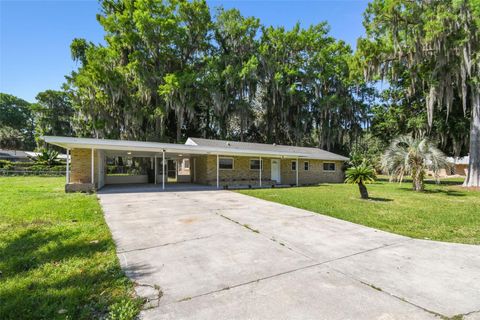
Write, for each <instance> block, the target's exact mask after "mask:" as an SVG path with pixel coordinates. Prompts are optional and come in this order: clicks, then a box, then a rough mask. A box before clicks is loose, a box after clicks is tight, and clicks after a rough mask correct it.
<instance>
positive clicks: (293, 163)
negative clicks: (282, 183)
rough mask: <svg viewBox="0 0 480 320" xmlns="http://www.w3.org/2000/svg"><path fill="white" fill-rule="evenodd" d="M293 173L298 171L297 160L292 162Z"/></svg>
mask: <svg viewBox="0 0 480 320" xmlns="http://www.w3.org/2000/svg"><path fill="white" fill-rule="evenodd" d="M292 171H297V161H296V160H293V161H292Z"/></svg>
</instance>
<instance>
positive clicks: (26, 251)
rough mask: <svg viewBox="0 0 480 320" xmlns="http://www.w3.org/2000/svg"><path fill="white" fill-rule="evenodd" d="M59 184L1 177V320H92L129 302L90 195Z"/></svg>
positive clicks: (135, 306)
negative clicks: (76, 192)
mask: <svg viewBox="0 0 480 320" xmlns="http://www.w3.org/2000/svg"><path fill="white" fill-rule="evenodd" d="M63 181H64V180H63V179H62V178H45V177H6V178H0V271H1V272H2V275H1V278H0V281H1V282H2V285H1V286H0V300H1V303H0V319H18V318H19V315H21V316H20V317H21V318H24V319H65V318H71V319H92V318H100V317H103V316H105V315H106V314H107V313H108V312H109V309H110V308H111V306H112V305H114V304H119V303H120V304H122V303H125V301H132V300H133V301H134V303H133V304H132V305H131V306H130V308H131V309H133V310H132V311H133V313H134V314H136V313H137V312H138V308H139V301H137V300H136V299H135V298H134V290H133V285H132V283H131V282H130V281H129V280H128V279H127V278H126V277H125V275H124V273H123V271H122V270H121V268H120V265H119V263H118V260H117V257H116V255H115V245H114V243H113V241H112V239H111V235H110V232H109V230H108V227H107V225H106V224H105V221H104V219H103V215H102V212H101V209H100V206H99V204H98V202H97V199H96V197H95V195H85V194H65V193H64V192H63Z"/></svg>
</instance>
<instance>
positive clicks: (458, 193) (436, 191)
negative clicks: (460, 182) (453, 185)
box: [399, 187, 466, 197]
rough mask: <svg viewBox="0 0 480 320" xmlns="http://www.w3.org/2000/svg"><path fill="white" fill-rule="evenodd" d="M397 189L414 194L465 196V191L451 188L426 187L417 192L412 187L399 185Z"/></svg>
mask: <svg viewBox="0 0 480 320" xmlns="http://www.w3.org/2000/svg"><path fill="white" fill-rule="evenodd" d="M399 190H402V191H407V192H413V193H415V194H444V195H447V196H452V197H464V196H466V194H465V192H462V191H458V190H452V189H432V190H430V189H427V190H423V191H420V192H417V191H414V190H413V189H412V188H405V187H401V188H399Z"/></svg>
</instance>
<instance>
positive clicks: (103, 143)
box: [41, 136, 313, 159]
mask: <svg viewBox="0 0 480 320" xmlns="http://www.w3.org/2000/svg"><path fill="white" fill-rule="evenodd" d="M41 139H42V140H44V141H45V142H47V143H50V144H53V145H56V146H60V147H63V148H66V149H73V148H84V149H103V150H121V151H141V152H162V151H163V150H165V152H171V153H189V154H219V155H232V156H234V155H245V156H257V157H258V156H265V157H272V156H276V157H288V158H297V157H298V158H310V159H313V157H312V155H309V154H302V153H292V152H273V151H269V152H258V150H247V149H245V150H232V149H229V148H212V147H202V146H197V145H185V144H174V143H160V142H144V141H129V140H110V139H92V138H72V137H57V136H43V137H41Z"/></svg>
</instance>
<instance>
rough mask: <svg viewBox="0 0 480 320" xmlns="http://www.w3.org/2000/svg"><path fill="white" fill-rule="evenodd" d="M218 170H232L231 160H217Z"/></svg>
mask: <svg viewBox="0 0 480 320" xmlns="http://www.w3.org/2000/svg"><path fill="white" fill-rule="evenodd" d="M218 168H219V169H220V170H233V158H219V159H218Z"/></svg>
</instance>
